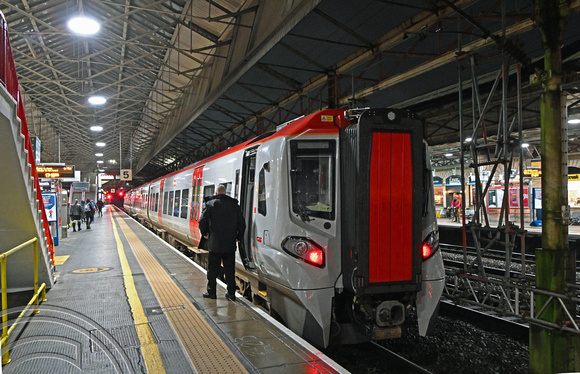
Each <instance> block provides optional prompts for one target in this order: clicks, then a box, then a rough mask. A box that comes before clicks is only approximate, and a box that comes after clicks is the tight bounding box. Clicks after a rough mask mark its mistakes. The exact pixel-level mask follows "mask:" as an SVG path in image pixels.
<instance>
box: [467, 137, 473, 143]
mask: <svg viewBox="0 0 580 374" xmlns="http://www.w3.org/2000/svg"><path fill="white" fill-rule="evenodd" d="M472 140H473V139H471V138H465V142H466V143H469V142H471V141H472Z"/></svg>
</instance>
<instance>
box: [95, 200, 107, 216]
mask: <svg viewBox="0 0 580 374" xmlns="http://www.w3.org/2000/svg"><path fill="white" fill-rule="evenodd" d="M103 205H105V203H103V200H101V199H99V201H97V209H98V210H99V217H102V216H103Z"/></svg>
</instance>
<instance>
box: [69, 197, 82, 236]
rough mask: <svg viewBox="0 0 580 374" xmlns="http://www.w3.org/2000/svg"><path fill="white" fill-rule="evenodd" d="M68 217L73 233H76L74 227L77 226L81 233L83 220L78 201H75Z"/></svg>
mask: <svg viewBox="0 0 580 374" xmlns="http://www.w3.org/2000/svg"><path fill="white" fill-rule="evenodd" d="M70 217H71V220H72V227H73V231H74V232H76V231H77V229H76V226H75V225H77V224H78V226H79V231H81V220H82V219H83V207H82V206H81V204H79V201H78V199H77V200H75V203H74V204H73V205H72V206H71V207H70Z"/></svg>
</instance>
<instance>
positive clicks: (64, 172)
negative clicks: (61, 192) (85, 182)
mask: <svg viewBox="0 0 580 374" xmlns="http://www.w3.org/2000/svg"><path fill="white" fill-rule="evenodd" d="M36 172H37V173H38V177H39V178H74V176H75V167H74V166H57V165H55V166H49V165H42V166H37V167H36Z"/></svg>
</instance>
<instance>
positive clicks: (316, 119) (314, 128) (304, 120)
mask: <svg viewBox="0 0 580 374" xmlns="http://www.w3.org/2000/svg"><path fill="white" fill-rule="evenodd" d="M352 123H353V122H352V121H351V120H349V119H347V117H346V115H345V109H325V110H321V111H318V112H316V113H312V114H309V115H307V116H303V117H299V118H297V119H294V120H291V121H288V122H286V123H283V124H281V125H279V126H278V127H277V128H276V131H274V132H267V133H264V134H262V135H259V136H257V137H255V138H253V139H251V140H248V141H246V142H243V143H240V144H238V145H236V146H233V147H231V148H228V149H226V150H225V151H222V152H219V153H216V154H215V155H212V156H210V157H207V158H205V159H202V160H200V161H197V162H195V163H193V164H191V165H189V166H186V167H184V168H182V169H179V170H176V171H174V172H172V173H169V174H166V175H164V176H161V177H159V178H156V179H154V180H152V181H149V182H147V183H144V184H142V185H140V186H138V187H135V188H134V189H137V188H142V187H143V186H146V185H149V184H151V183H155V182H157V181H160V180H162V179H165V178H168V177H171V176H173V175H176V174H179V173H182V172H184V171H187V170H190V169H195V168H198V167H200V166H202V165H205V164H206V163H208V162H210V161H213V160H216V159H218V158H220V157H224V156H226V155H228V154H231V153H235V152H238V151H240V150H242V149H246V148H251V147H253V146H258V145H260V144H263V143H266V142H268V141H270V140H272V139H275V138H279V137H292V136H298V135H306V134H308V135H333V134H338V132H339V129H341V128H343V127H345V126H347V125H350V124H352Z"/></svg>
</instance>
